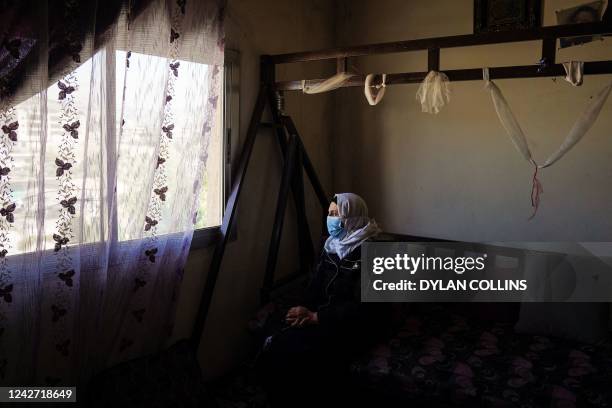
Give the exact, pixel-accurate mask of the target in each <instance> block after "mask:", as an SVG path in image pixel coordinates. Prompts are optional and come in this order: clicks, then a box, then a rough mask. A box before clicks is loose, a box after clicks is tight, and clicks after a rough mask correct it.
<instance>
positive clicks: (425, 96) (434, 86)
mask: <svg viewBox="0 0 612 408" xmlns="http://www.w3.org/2000/svg"><path fill="white" fill-rule="evenodd" d="M450 94H451V92H450V86H449V83H448V77H447V76H446V74H444V73H442V72H438V71H429V73H428V74H427V76H426V77H425V79H424V80H423V82H421V85H420V86H419V89H418V91H417V93H416V98H417V100H418V101H419V102H420V103H421V110H422V111H423V112H427V113H438V112H440V109H442V107H443V106H444V105H446V104H448V103H449V102H450Z"/></svg>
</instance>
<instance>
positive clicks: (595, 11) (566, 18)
mask: <svg viewBox="0 0 612 408" xmlns="http://www.w3.org/2000/svg"><path fill="white" fill-rule="evenodd" d="M603 7H604V4H603V1H602V0H596V1H591V2H589V3H585V4H581V5H578V6H575V7H570V8H567V9H563V10H556V11H555V14H556V15H557V24H559V25H564V24H580V23H594V22H597V21H601V15H602V13H603ZM597 39H601V35H583V36H580V37H567V38H560V39H559V46H560V47H561V48H566V47H571V46H573V45H580V44H585V43H588V42H591V41H593V40H597Z"/></svg>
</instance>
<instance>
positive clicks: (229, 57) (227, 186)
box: [190, 49, 240, 250]
mask: <svg viewBox="0 0 612 408" xmlns="http://www.w3.org/2000/svg"><path fill="white" fill-rule="evenodd" d="M222 121H223V140H222V143H223V144H222V146H223V148H222V152H221V154H222V156H223V170H222V171H223V173H222V183H223V188H222V200H223V201H222V216H223V213H224V212H225V205H226V203H227V199H228V196H229V194H230V191H231V186H232V176H231V174H232V158H233V157H235V153H236V152H235V149H236V147H237V146H238V138H239V135H240V130H239V126H240V53H239V52H238V51H236V50H228V49H226V50H225V60H224V64H223V114H222ZM230 236H231V238H232V239H235V238H236V221H235V220H234V227H233V228H232V230H231V231H230ZM220 238H221V225H216V226H212V227H205V228H198V229H195V230H194V231H193V238H192V240H191V247H190V250H194V249H202V248H208V247H210V246H213V245H215V244H216V243H217V242H218V241H219V239H220Z"/></svg>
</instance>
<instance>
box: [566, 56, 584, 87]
mask: <svg viewBox="0 0 612 408" xmlns="http://www.w3.org/2000/svg"><path fill="white" fill-rule="evenodd" d="M563 69H564V70H565V80H566V81H567V82H569V83H570V84H572V85H574V86H580V85H582V76H583V72H584V62H583V61H568V62H564V63H563Z"/></svg>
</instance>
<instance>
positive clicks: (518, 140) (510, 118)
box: [482, 68, 535, 163]
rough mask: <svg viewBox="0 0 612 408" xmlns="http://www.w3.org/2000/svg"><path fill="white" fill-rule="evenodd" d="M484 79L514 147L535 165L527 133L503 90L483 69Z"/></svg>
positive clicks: (487, 70)
mask: <svg viewBox="0 0 612 408" xmlns="http://www.w3.org/2000/svg"><path fill="white" fill-rule="evenodd" d="M482 76H483V79H484V80H485V89H487V90H488V91H489V92H490V93H491V98H492V99H493V106H495V111H496V112H497V117H499V121H500V122H501V124H502V126H503V127H504V129H505V130H506V133H507V134H508V136H510V139H511V140H512V143H513V144H514V147H516V150H518V151H519V153H521V154H522V155H523V157H524V158H525V160H527V161H528V162H530V163H535V162H534V160H533V159H532V157H531V151H530V150H529V145H528V144H527V138H526V137H525V133H523V129H521V125H519V123H518V122H517V120H516V118H515V117H514V114H513V113H512V110H511V109H510V106H509V105H508V102H507V101H506V98H504V95H503V94H502V93H501V90H500V89H499V88H498V87H497V85H495V83H493V82H492V81H490V80H489V69H488V68H484V69H483V75H482Z"/></svg>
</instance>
